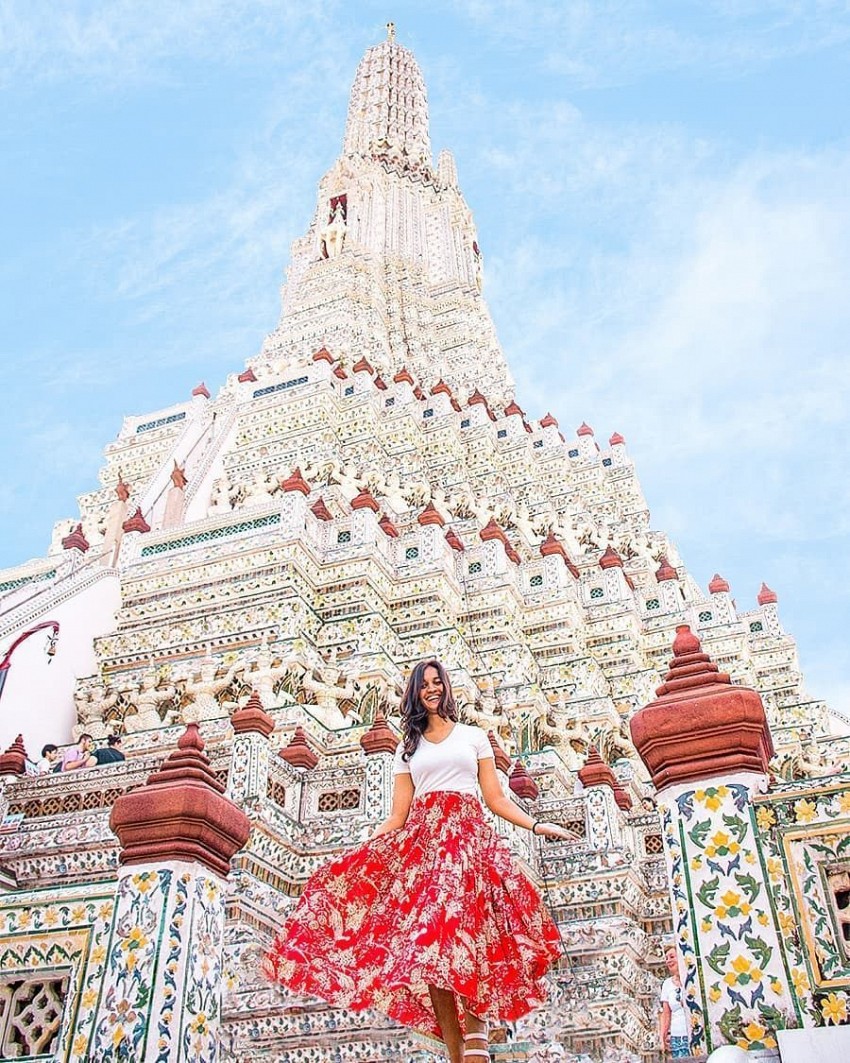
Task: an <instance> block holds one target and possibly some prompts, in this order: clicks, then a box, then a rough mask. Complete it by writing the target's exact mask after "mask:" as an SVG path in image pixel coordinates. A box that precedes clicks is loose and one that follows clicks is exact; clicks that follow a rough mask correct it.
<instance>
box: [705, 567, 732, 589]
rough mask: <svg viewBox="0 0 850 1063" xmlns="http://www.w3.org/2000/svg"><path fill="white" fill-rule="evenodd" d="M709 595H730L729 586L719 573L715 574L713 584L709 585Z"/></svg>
mask: <svg viewBox="0 0 850 1063" xmlns="http://www.w3.org/2000/svg"><path fill="white" fill-rule="evenodd" d="M708 593H709V594H728V593H729V584H728V582H727V581H726V580H725V579H724V578H723V577H722V576H721V575H720V574H719V573H717V572H715V573H714V576H713V578H712V580H711V583H709V585H708Z"/></svg>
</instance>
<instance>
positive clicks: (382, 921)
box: [269, 661, 571, 1063]
mask: <svg viewBox="0 0 850 1063" xmlns="http://www.w3.org/2000/svg"><path fill="white" fill-rule="evenodd" d="M401 716H402V727H403V734H404V740H403V742H402V743H401V744H400V745H399V747H398V749H397V750H396V757H395V765H394V773H395V782H394V788H393V800H392V809H391V811H390V815H389V817H388V818H387V819H386V820H385V821H384V822H383V823H382V824H381V825H380V826H379V827H378V829H377V830H376V831H375V833H374V835H373V836H372V838H371V839H370V840H369V841H368V842H366V843H365V845H361V846H359V847H358V848H356V849H354V850H353V851H351V852H349V853H346V854H345V855H344V856H342V857H341V858H340V859H338V860H333V861H331V862H330V863H329V864H326V865H325V866H324V867H323V868H320V869H319V871H318V872H317V873H316V874H315V875H314V876H313V877H312V878H311V880H310V882H309V883H308V884H307V887H306V889H305V891H304V893H303V895H302V897H301V899H300V901H299V903H298V906H297V908H296V910H295V912H294V913H293V915H292V917H291V918H290V920H289V921H288V923H287V925H286V926H285V927H284V929H283V931H282V933H281V934H280V936H279V937H278V939H277V940H276V942H275V943H274V945H273V947H272V949H271V951H270V953H269V967H270V973H271V975H272V977H274V978H275V979H276V980H277V981H280V982H282V983H283V984H284V985H286V986H288V987H289V988H290V989H292V990H294V991H295V992H297V993H310V994H313V995H315V996H319V997H322V998H323V999H325V1000H327V1001H329V1002H330V1003H331V1004H334V1005H335V1006H337V1007H346V1008H352V1009H355V1010H356V1009H360V1008H376V1009H377V1010H379V1011H382V1012H384V1013H385V1014H387V1015H389V1016H390V1017H391V1018H393V1019H396V1020H397V1021H398V1022H400V1023H403V1024H404V1025H406V1026H411V1027H414V1028H416V1029H419V1030H423V1031H425V1032H427V1033H429V1034H432V1035H434V1036H437V1037H439V1038H441V1039H442V1040H443V1041H444V1042H445V1044H446V1047H447V1049H448V1052H449V1057H450V1059H451V1061H452V1063H462V1061H463V1060H468V1061H473V1060H475V1059H476V1058H479V1059H487V1058H489V1053H488V1051H487V1044H488V1036H487V1020H488V1019H493V1020H497V1019H501V1020H506V1021H514V1020H516V1019H518V1018H520V1017H521V1016H522V1015H525V1014H526V1013H527V1012H529V1011H530V1010H531V1009H532V1008H533V1007H534V1006H535V1005H537V1004H538V1003H540V1002H541V1000H542V999H543V996H544V991H543V986H542V981H541V979H542V977H543V975H544V974H545V972H546V970H547V968H548V967H549V966H550V964H552V963H553V962H554V960H555V959H557V957H558V956H559V954H560V935H559V934H558V929H557V927H556V926H555V924H554V923H553V922H552V919H551V918H550V916H549V914H548V913H547V912H546V910H545V908H544V907H543V904H542V902H541V900H540V897H539V895H538V893H537V891H536V890H535V889H534V886H533V885H532V884H531V883H530V882H529V881H528V879H527V878H526V877H525V876H524V875H523V874H522V872H521V871H520V870H519V869H518V867H517V866H516V865H515V863H514V861H513V858H512V857H511V854H510V851H509V850H508V848H507V846H506V845H505V843H504V842H503V841H502V840H501V839H500V838H499V836H498V835H497V834H496V833H495V831H493V829H492V828H491V827H490V826H489V824H488V823H487V822H486V820H485V819H484V816H483V814H482V809H481V805H480V803H479V800H478V797H477V792H478V788H479V787H480V790H481V794H482V795H483V797H484V801H485V803H486V805H487V807H488V808H489V809H490V811H491V812H494V813H495V814H496V815H497V816H500V817H501V818H502V819H505V820H507V821H508V822H509V823H515V824H516V825H517V826H520V827H524V828H525V829H527V830H532V831H534V833H535V834H538V835H544V836H548V837H552V838H570V837H571V835H570V834H569V832H568V831H566V830H564V829H563V828H562V827H559V826H557V825H556V824H553V823H540V822H536V821H535V820H533V819H532V818H531V817H530V816H528V815H526V813H524V812H523V811H522V809H520V808H519V807H518V806H517V805H515V804H514V803H513V801H511V800H510V799H509V798H507V797H505V795H504V794H503V793H502V788H501V785H500V784H499V780H498V777H497V775H496V766H495V761H494V756H493V749H492V747H491V745H490V742H489V739H488V738H487V736H486V734H485V733H484V732H483V731H482V730H480V728H478V727H470V726H467V725H466V724H462V723H459V722H458V712H457V706H456V704H455V700H454V697H453V696H452V690H451V684H450V683H449V678H448V676H447V674H446V671H445V669H444V668H443V666H442V665H441V664H440V663H439V662H437V661H423V662H421V663H420V664H417V665H416V667H415V668H414V669H413V672H412V674H411V676H410V680H409V682H408V684H407V688H406V690H405V693H404V697H403V699H402V707H401Z"/></svg>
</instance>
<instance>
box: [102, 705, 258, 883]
mask: <svg viewBox="0 0 850 1063" xmlns="http://www.w3.org/2000/svg"><path fill="white" fill-rule="evenodd" d="M109 826H110V827H111V828H112V830H113V831H114V832H115V833H116V834H117V835H118V840H119V842H120V843H121V852H120V854H119V861H120V863H122V864H140V863H146V864H150V863H161V862H163V861H170V860H186V861H197V862H198V863H201V864H203V865H204V866H205V867H207V868H209V869H210V870H211V871H214V872H215V873H216V874H218V875H221V876H222V877H226V876H227V873H228V871H229V870H230V858H231V857H232V856H233V855H234V853H236V852H238V850H239V849H241V848H242V846H243V845H244V844H245V842H246V841H247V840H248V835H249V834H250V832H251V822H250V820H249V819H248V817H247V816H246V815H245V813H244V812H243V811H242V809H241V808H238V807H237V806H236V805H235V804H234V803H233V802H232V801H231V800H229V799H228V798H227V797H225V796H224V785H223V784H222V783H221V782H219V780H218V779H217V778H216V776H215V773H214V772H213V770H212V768H211V767H210V762H209V760H208V759H207V757H206V756H205V754H204V743H203V740H202V739H201V736H200V734H199V732H198V725H197V724H196V723H190V724H188V725H187V727H186V730H185V732H184V733H183V734H182V735H181V736H180V739H179V741H178V743H177V749H176V750H175V751H174V752H173V753H172V754H171V755H170V756H169V757H168V758H167V759H166V760H165V762H164V763H163V765H162V767H161V768H160V769H159V771H155V772H154V773H153V774H152V775H150V776H149V778H148V781H147V782H146V783H145V785H144V786H140V787H138V788H137V789H135V790H130V791H128V792H127V793H124V794H122V795H121V796H120V797H119V798H118V799H117V800H116V802H115V804H114V805H113V806H112V813H111V815H110V817H109Z"/></svg>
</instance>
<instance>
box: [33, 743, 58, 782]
mask: <svg viewBox="0 0 850 1063" xmlns="http://www.w3.org/2000/svg"><path fill="white" fill-rule="evenodd" d="M59 770H60V763H59V747H58V746H55V745H54V744H53V743H52V742H48V743H47V745H45V746H42V749H41V760H40V761H39V762H38V763H37V764H36V771H37V772H38V774H39V775H47V774H48V773H49V772H51V771H59Z"/></svg>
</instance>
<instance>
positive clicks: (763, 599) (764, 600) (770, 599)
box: [758, 583, 779, 605]
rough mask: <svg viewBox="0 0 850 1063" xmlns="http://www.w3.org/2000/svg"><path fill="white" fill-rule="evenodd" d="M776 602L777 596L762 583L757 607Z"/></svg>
mask: <svg viewBox="0 0 850 1063" xmlns="http://www.w3.org/2000/svg"><path fill="white" fill-rule="evenodd" d="M778 601H779V596H778V595H777V593H776V591H772V590H771V589H770V587H768V585H767V584H766V583H762V585H761V590H760V591H759V596H758V603H759V605H773V604H775V603H776V602H778Z"/></svg>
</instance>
